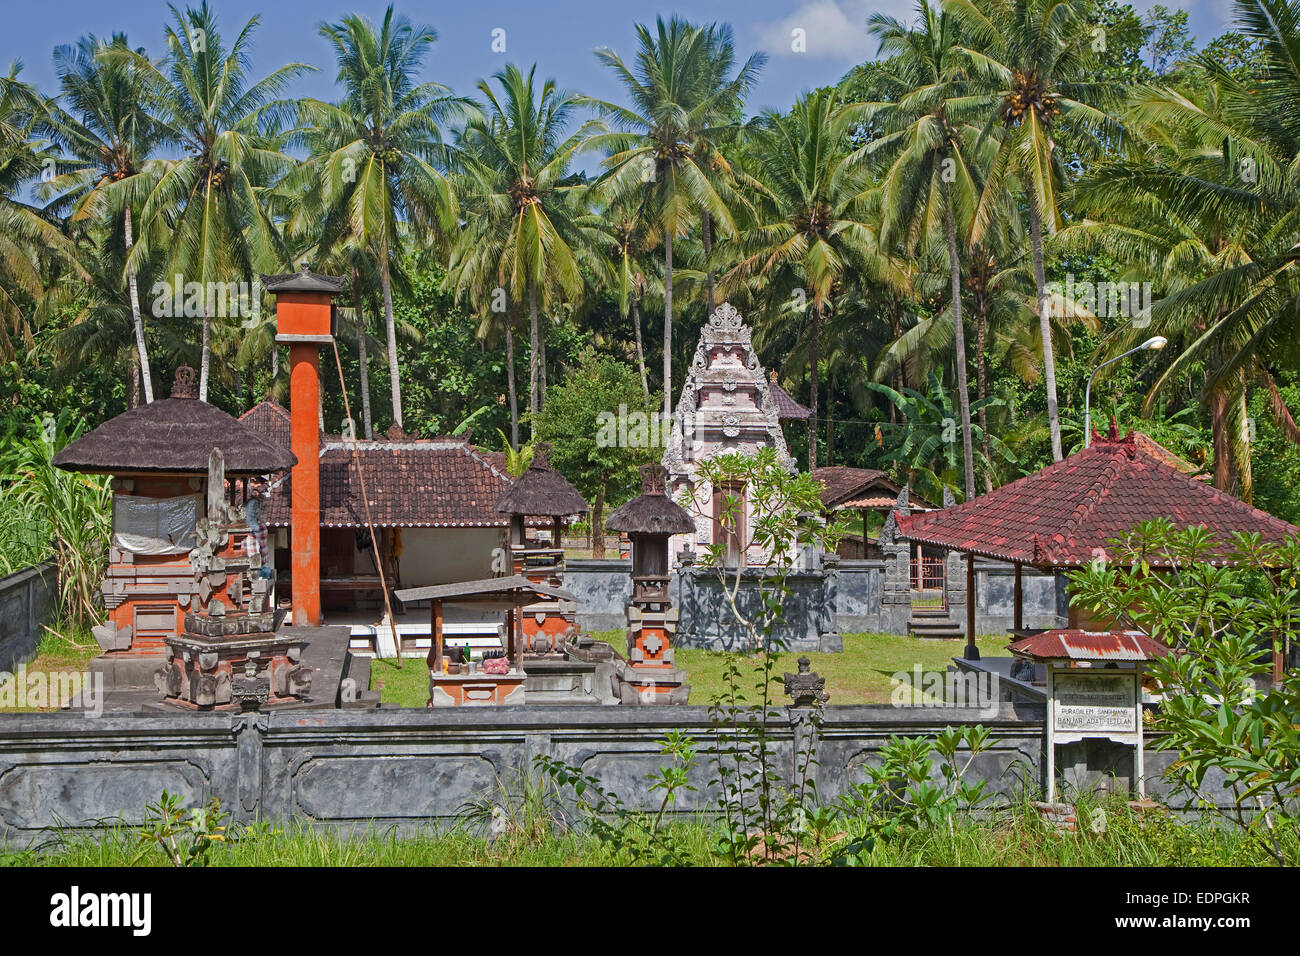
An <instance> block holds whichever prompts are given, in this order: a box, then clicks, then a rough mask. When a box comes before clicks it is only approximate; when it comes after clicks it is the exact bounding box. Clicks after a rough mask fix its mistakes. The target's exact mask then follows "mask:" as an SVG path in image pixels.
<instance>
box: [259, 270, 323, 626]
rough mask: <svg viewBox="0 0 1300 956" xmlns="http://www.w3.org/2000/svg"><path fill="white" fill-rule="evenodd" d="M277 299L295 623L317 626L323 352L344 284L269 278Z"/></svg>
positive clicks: (310, 277)
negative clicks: (285, 363)
mask: <svg viewBox="0 0 1300 956" xmlns="http://www.w3.org/2000/svg"><path fill="white" fill-rule="evenodd" d="M263 284H264V286H265V288H266V291H267V292H271V293H273V294H274V295H275V326H276V333H275V341H276V343H277V344H279V345H287V346H288V347H289V442H290V444H291V445H292V447H293V453H294V454H295V455H296V456H298V464H296V465H294V466H293V472H292V476H293V477H292V480H291V485H292V488H293V497H292V502H291V505H292V514H291V516H290V527H291V531H290V545H291V548H292V552H293V554H292V563H291V566H292V568H293V623H294V624H299V625H301V624H306V625H309V626H313V627H314V626H316V625H318V624H320V623H321V613H320V395H321V380H320V350H321V349H322V348H324V347H328V346H332V345H333V343H334V335H333V332H334V329H333V325H334V323H333V321H332V319H333V310H332V304H333V301H334V297H335V296H336V295H338V294H339V292H340V291H342V289H343V280H342V279H338V278H335V277H333V276H323V275H318V274H317V273H314V272H309V271H308V270H307V266H306V263H304V264H303V268H302V271H301V272H297V273H293V272H291V273H288V274H287V275H278V276H263Z"/></svg>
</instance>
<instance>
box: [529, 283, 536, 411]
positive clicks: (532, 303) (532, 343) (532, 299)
mask: <svg viewBox="0 0 1300 956" xmlns="http://www.w3.org/2000/svg"><path fill="white" fill-rule="evenodd" d="M537 338H538V336H537V286H535V285H533V283H532V282H531V281H530V282H529V283H528V411H529V412H530V413H531V414H533V415H536V414H537V358H538V354H537V353H538V346H537ZM532 428H533V430H534V431H536V429H537V424H536V422H534V423H533V425H532Z"/></svg>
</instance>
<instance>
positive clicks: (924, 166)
mask: <svg viewBox="0 0 1300 956" xmlns="http://www.w3.org/2000/svg"><path fill="white" fill-rule="evenodd" d="M868 30H869V32H870V33H871V34H872V35H873V36H875V37H877V38H878V39H879V41H880V52H881V53H882V54H888V55H889V59H888V60H887V61H886V70H885V73H884V75H883V76H882V77H881V81H882V82H885V83H888V84H889V85H891V86H893V87H894V89H896V90H897V91H898V93H899V97H898V99H897V101H896V102H893V103H884V104H878V105H876V107H875V108H874V109H873V111H872V117H873V119H875V120H876V121H877V122H878V123H879V124H880V126H881V132H882V135H881V136H880V137H879V138H877V139H876V140H874V141H873V142H871V143H870V144H868V145H867V146H866V147H864V149H863V155H864V156H865V157H868V158H875V157H877V156H878V157H880V158H882V159H883V158H885V157H888V158H889V160H890V161H891V162H890V165H889V167H888V170H887V172H886V173H885V175H884V184H883V193H884V195H883V199H882V203H881V206H882V209H883V210H884V215H883V217H882V220H883V221H882V225H881V229H882V233H883V235H882V239H883V240H884V241H885V242H886V243H889V242H891V241H892V240H893V239H894V238H895V237H896V236H897V237H899V238H900V239H901V240H902V241H904V242H905V243H906V244H907V245H909V246H911V245H914V244H916V243H921V244H929V243H932V242H939V241H942V242H943V244H944V246H945V248H946V251H947V256H948V274H949V300H948V303H949V305H948V307H949V313H950V315H951V317H952V328H953V348H954V351H955V355H954V359H953V363H954V367H955V368H956V372H957V398H958V409H959V412H960V416H961V432H962V461H963V467H964V472H965V480H966V481H965V485H966V498H967V500H969V499H971V498H974V497H975V458H974V451H973V448H974V445H973V442H972V439H971V419H970V391H969V388H968V385H967V370H966V363H967V355H966V330H965V323H964V322H963V317H962V278H961V249H962V248H964V247H965V246H966V243H967V237H968V236H969V234H970V228H971V223H972V220H973V216H974V211H975V204H976V202H977V200H978V198H979V194H980V180H981V178H982V173H981V167H982V166H983V163H984V162H985V161H986V160H987V157H986V156H981V155H980V154H981V149H980V147H981V145H982V144H981V143H980V135H979V134H980V130H979V129H978V128H977V127H974V126H972V125H971V124H970V123H969V122H963V121H962V116H961V111H960V103H959V97H960V96H961V93H962V85H963V83H964V82H965V81H966V79H967V77H968V75H969V73H970V71H971V68H972V65H971V61H970V58H969V57H968V56H967V51H966V50H965V49H964V48H963V47H962V46H961V45H960V38H959V36H958V30H957V23H956V21H955V20H954V19H953V17H952V16H950V15H949V14H947V13H940V12H938V11H936V10H935V9H934V8H933V7H931V6H930V4H929V2H928V0H918V2H917V18H916V29H910V28H908V27H907V26H905V25H904V24H902V23H900V22H899V21H898V20H896V19H894V18H893V17H887V16H885V15H883V14H879V13H877V14H874V15H873V16H872V17H871V19H870V21H869V23H868ZM954 100H958V103H954ZM982 152H983V153H988V150H987V149H985V150H982ZM959 233H960V235H959ZM940 236H942V240H940Z"/></svg>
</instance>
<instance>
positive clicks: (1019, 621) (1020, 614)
mask: <svg viewBox="0 0 1300 956" xmlns="http://www.w3.org/2000/svg"><path fill="white" fill-rule="evenodd" d="M1022 569H1023V565H1020V564H1017V565H1016V596H1015V605H1016V610H1015V618H1014V620H1013V623H1012V625H1011V627H1012V629H1013V630H1015V631H1017V632H1019V631H1020V630H1021V628H1023V627H1024V626H1025V590H1024V585H1023V584H1022V582H1021V580H1020V572H1021V570H1022ZM1016 636H1017V637H1019V636H1020V634H1019V633H1017V634H1016Z"/></svg>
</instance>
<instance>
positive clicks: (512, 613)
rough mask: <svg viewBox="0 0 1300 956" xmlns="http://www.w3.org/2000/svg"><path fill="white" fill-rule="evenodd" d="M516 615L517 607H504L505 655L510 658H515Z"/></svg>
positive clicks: (517, 612) (517, 613)
mask: <svg viewBox="0 0 1300 956" xmlns="http://www.w3.org/2000/svg"><path fill="white" fill-rule="evenodd" d="M518 616H519V608H517V607H511V608H507V609H506V657H508V658H510V660H514V659H515V618H516V617H518Z"/></svg>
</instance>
